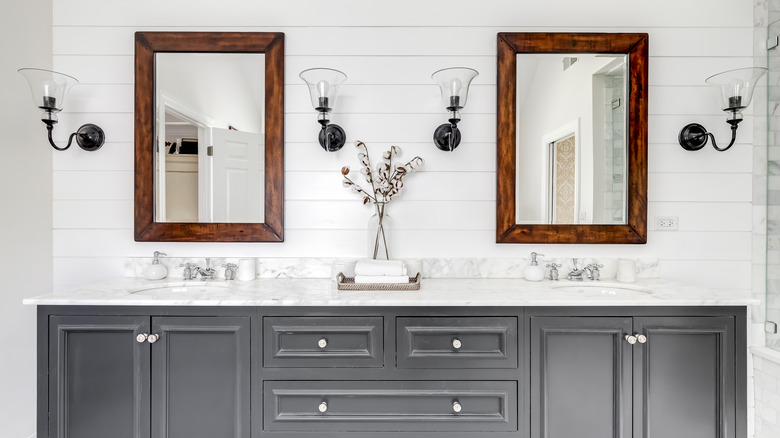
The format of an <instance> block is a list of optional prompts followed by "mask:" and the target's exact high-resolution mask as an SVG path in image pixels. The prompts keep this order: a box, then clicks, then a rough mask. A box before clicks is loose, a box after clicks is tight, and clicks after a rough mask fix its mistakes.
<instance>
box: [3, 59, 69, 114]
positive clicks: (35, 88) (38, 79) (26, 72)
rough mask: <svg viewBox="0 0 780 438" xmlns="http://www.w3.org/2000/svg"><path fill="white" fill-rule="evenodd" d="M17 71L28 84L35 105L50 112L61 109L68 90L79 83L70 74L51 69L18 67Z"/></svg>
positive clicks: (56, 111)
mask: <svg viewBox="0 0 780 438" xmlns="http://www.w3.org/2000/svg"><path fill="white" fill-rule="evenodd" d="M18 71H19V73H20V74H21V75H22V76H24V77H25V79H27V82H28V83H29V84H30V91H32V96H33V102H34V103H35V106H37V107H38V108H40V109H42V110H44V111H47V112H51V113H58V112H60V111H62V108H64V107H65V99H66V98H67V96H68V91H70V89H71V87H73V86H74V85H76V84H78V83H79V81H78V80H77V79H76V78H74V77H72V76H68V75H66V74H62V73H57V72H56V71H51V70H44V69H40V68H20V69H19V70H18Z"/></svg>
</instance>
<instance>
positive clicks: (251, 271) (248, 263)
mask: <svg viewBox="0 0 780 438" xmlns="http://www.w3.org/2000/svg"><path fill="white" fill-rule="evenodd" d="M255 277H257V261H256V260H255V259H240V260H239V261H238V280H239V281H252V280H254V279H255Z"/></svg>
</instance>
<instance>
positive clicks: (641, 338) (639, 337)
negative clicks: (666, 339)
mask: <svg viewBox="0 0 780 438" xmlns="http://www.w3.org/2000/svg"><path fill="white" fill-rule="evenodd" d="M634 336H636V341H637V342H639V343H640V344H644V343H645V342H647V336H645V335H640V334H639V333H637V334H635V335H634Z"/></svg>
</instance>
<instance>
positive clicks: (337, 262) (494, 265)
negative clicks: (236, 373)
mask: <svg viewBox="0 0 780 438" xmlns="http://www.w3.org/2000/svg"><path fill="white" fill-rule="evenodd" d="M242 258H246V257H242ZM240 259H241V258H237V257H236V258H231V257H214V258H210V266H211V267H212V268H214V269H216V275H215V278H216V279H224V278H225V268H224V267H222V265H225V264H227V263H235V264H238V261H239V260H240ZM255 260H256V263H257V278H261V279H267V278H332V277H333V275H334V266H336V267H337V269H340V270H345V271H348V270H349V266H350V264H352V263H354V262H356V261H357V259H343V258H327V257H320V258H297V257H287V258H256V259H255ZM538 260H539V265H540V266H542V267H544V268H545V277H546V278H549V272H550V268H549V267H547V265H550V264H552V263H556V264H559V265H562V266H561V267H559V268H558V271H559V273H560V278H565V277H566V274H567V273H568V272H570V271H571V270H572V269H573V267H574V262H573V260H572V259H571V258H546V257H540V258H539V259H538ZM617 260H618V259H616V258H598V259H592V258H583V259H578V262H577V266H578V267H579V268H582V267H583V266H586V265H588V264H591V263H597V264H600V265H603V267H602V268H601V278H602V279H604V280H608V279H614V278H615V271H616V266H617ZM632 260H634V261H635V262H636V278H637V279H654V278H660V270H659V268H658V259H657V258H640V259H632ZM405 261H406V262H407V263H408V264H410V265H411V264H416V265H417V266H422V268H421V270H422V276H423V277H424V278H496V279H500V278H523V269H524V268H525V267H526V266H528V264H529V263H530V262H531V260H530V258H423V259H410V260H405ZM187 262H189V263H193V264H195V265H196V266H200V267H205V266H206V259H205V258H203V257H199V258H198V257H194V258H193V257H187V258H177V257H161V258H160V263H162V264H163V265H165V266H166V267H167V268H168V278H173V279H181V278H182V275H183V271H184V268H183V267H181V265H182V264H184V263H187ZM151 263H152V258H151V257H133V258H126V259H125V277H143V272H144V268H145V267H146V266H148V265H149V264H151ZM345 274H347V275H349V273H348V272H345Z"/></svg>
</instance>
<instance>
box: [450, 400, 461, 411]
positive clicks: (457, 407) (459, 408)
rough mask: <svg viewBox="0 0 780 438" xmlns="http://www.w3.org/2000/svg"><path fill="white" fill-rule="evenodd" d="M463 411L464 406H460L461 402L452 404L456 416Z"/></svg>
mask: <svg viewBox="0 0 780 438" xmlns="http://www.w3.org/2000/svg"><path fill="white" fill-rule="evenodd" d="M462 410H463V406H461V405H460V402H458V401H457V400H455V401H454V402H452V412H455V413H456V414H457V413H458V412H460V411H462Z"/></svg>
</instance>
